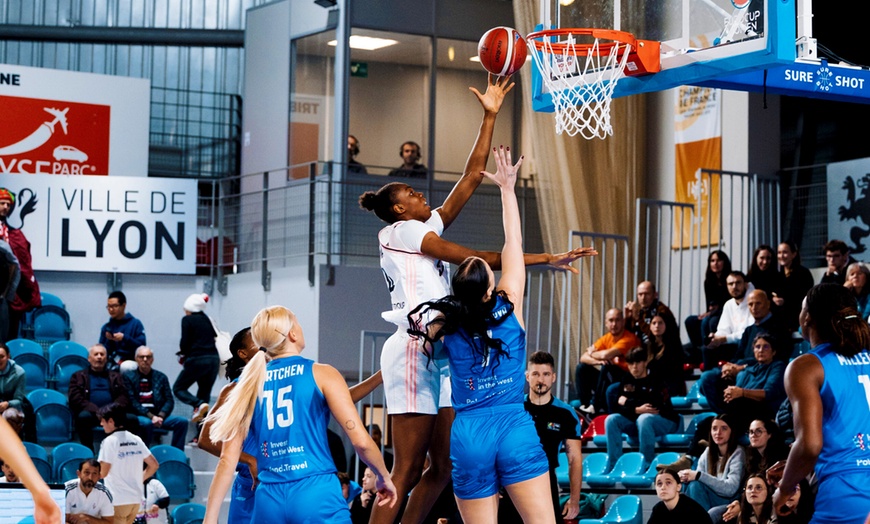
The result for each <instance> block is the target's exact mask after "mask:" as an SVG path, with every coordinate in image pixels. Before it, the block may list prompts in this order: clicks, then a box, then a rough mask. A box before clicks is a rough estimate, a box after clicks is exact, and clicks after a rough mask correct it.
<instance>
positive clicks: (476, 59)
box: [468, 55, 480, 62]
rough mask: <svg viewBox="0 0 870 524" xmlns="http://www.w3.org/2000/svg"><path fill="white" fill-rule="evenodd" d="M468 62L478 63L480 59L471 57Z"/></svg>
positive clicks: (475, 56)
mask: <svg viewBox="0 0 870 524" xmlns="http://www.w3.org/2000/svg"><path fill="white" fill-rule="evenodd" d="M468 60H469V61H470V62H480V57H479V56H477V55H474V56H472V57H471V58H469V59H468Z"/></svg>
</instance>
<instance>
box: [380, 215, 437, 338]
mask: <svg viewBox="0 0 870 524" xmlns="http://www.w3.org/2000/svg"><path fill="white" fill-rule="evenodd" d="M430 232H434V233H435V234H436V235H438V236H439V237H440V236H441V234H442V233H443V232H444V222H443V221H442V220H441V215H440V214H439V213H438V211H433V212H432V216H431V217H430V218H429V220H427V221H426V222H420V221H419V220H404V221H401V222H396V223H393V224H390V225H388V226H387V227H385V228H383V229H382V230H381V231H380V233H378V243H379V244H380V246H379V252H380V257H381V271H383V273H384V279H386V281H387V288H388V289H389V291H390V302H391V303H392V311H386V312H384V313H382V315H381V316H383V317H384V319H385V320H387V321H388V322H392V323H393V324H396V325H397V326H407V324H408V319H407V316H408V313H409V312H410V311H411V310H412V309H414V308H415V307H417V305H419V304H421V303H423V302H426V301H428V300H437V299H439V298H443V297H445V296H447V295H448V294H449V293H450V265H449V264H448V263H446V262H443V261H441V260H437V259H435V258H432V257H429V256H427V255H424V254H423V252H422V250H421V246H422V244H423V237H425V236H426V235H427V234H429V233H430Z"/></svg>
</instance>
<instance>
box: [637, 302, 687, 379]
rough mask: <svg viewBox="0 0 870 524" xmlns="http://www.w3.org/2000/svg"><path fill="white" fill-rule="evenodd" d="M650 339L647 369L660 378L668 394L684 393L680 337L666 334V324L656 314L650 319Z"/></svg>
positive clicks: (683, 356) (647, 346)
mask: <svg viewBox="0 0 870 524" xmlns="http://www.w3.org/2000/svg"><path fill="white" fill-rule="evenodd" d="M649 326H650V334H651V337H650V341H649V343H648V344H647V345H646V348H647V353H648V354H649V359H650V360H649V364H648V365H647V371H649V373H650V374H652V375H655V376H658V377H659V378H661V379H662V380H663V381H664V383H665V386H667V388H668V394H669V395H670V396H674V395H685V394H686V379H685V378H684V377H683V364H684V363H685V360H686V358H685V354H684V353H683V349H682V347H681V345H680V339H679V337H677V338H676V339H675V338H674V337H670V336H668V331H667V330H668V329H670V328H669V327H668V324H667V323H666V322H665V319H663V318H662V317H660V316H658V315H656V316H654V317H653V318H652V320H651V321H650V324H649Z"/></svg>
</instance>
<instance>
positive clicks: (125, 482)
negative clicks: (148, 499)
mask: <svg viewBox="0 0 870 524" xmlns="http://www.w3.org/2000/svg"><path fill="white" fill-rule="evenodd" d="M150 456H151V450H149V449H148V446H146V445H145V443H144V442H142V439H141V438H139V437H138V436H136V435H134V434H133V433H130V432H129V431H125V430H123V429H121V430H118V431H115V432H114V433H112V434H111V435H109V436H108V437H106V439H105V440H103V443H102V445H100V457H99V459H98V460H99V461H100V462H105V463H107V464H111V465H112V467H111V469H109V474H108V475H107V476H106V478H105V483H106V487H107V488H109V493H111V494H112V500H113V504H114V505H115V506H123V505H125V504H137V505H139V504H142V499H144V498H145V489H144V486H143V485H142V470H143V469H144V468H143V466H142V463H143V461H144V460H145V459H146V458H148V457H150Z"/></svg>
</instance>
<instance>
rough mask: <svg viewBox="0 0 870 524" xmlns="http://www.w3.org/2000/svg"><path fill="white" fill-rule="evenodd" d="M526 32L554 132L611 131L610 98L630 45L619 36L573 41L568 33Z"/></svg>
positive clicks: (588, 135) (597, 134)
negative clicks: (604, 40)
mask: <svg viewBox="0 0 870 524" xmlns="http://www.w3.org/2000/svg"><path fill="white" fill-rule="evenodd" d="M564 36H565V38H564V39H562V40H559V39H558V37H552V36H548V35H541V34H540V33H538V34H537V35H530V38H529V48H530V51H531V53H532V57H533V59H534V61H535V64H536V65H537V67H538V70H539V71H540V72H541V78H542V80H543V82H544V86H545V87H546V91H548V92H549V93H550V95H551V96H552V97H553V104H554V106H555V115H556V133H557V134H560V135H561V134H562V133H568V135H569V136H575V135H577V134H579V135H580V136H582V137H583V138H585V139H587V140H591V139H593V138H606V137H607V136H609V135H612V134H613V128H612V127H611V125H610V102H611V101H612V100H613V90H614V88H615V87H616V83H617V81H618V80H619V78H620V77H621V76H622V72H623V70H624V69H625V65H626V63H627V61H628V56H629V53H630V51H631V46H630V45H629V44H627V43H623V42H607V43H604V44H601V43H599V39H598V38H597V37H591V38H594V41H592V43H591V44H583V45H581V44H578V43H576V41H575V40H576V38H575V36H574V35H573V34H566V35H564Z"/></svg>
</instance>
